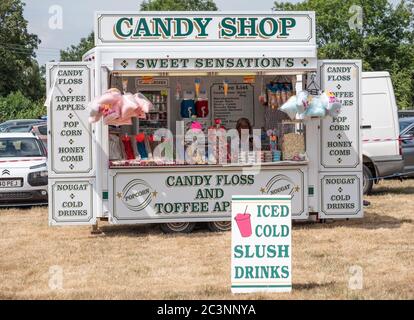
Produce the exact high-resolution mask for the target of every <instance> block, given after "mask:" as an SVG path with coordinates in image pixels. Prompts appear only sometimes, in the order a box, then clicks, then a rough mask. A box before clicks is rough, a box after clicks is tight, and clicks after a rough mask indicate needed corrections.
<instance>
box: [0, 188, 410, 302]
mask: <svg viewBox="0 0 414 320" xmlns="http://www.w3.org/2000/svg"><path fill="white" fill-rule="evenodd" d="M413 195H414V180H407V181H404V182H400V181H386V182H381V184H380V185H379V186H377V188H376V193H375V194H374V195H372V196H370V197H369V198H368V199H369V200H370V201H371V202H372V204H371V206H370V207H369V208H368V209H366V216H365V218H364V219H361V220H354V221H341V222H339V221H336V222H328V223H325V224H301V225H295V227H294V231H293V284H294V286H293V291H292V293H291V294H254V295H237V296H234V295H232V294H231V293H230V288H229V282H230V233H222V234H214V233H210V232H208V231H206V230H203V229H201V230H199V231H197V232H195V233H193V234H191V235H174V236H167V235H164V234H162V233H161V232H160V231H158V228H156V227H155V226H108V225H107V226H104V227H103V230H104V232H105V234H104V235H101V236H93V235H91V234H90V229H89V228H87V227H64V228H57V227H56V228H50V227H48V226H47V210H46V208H32V209H26V210H20V209H19V210H17V209H8V210H1V211H0V230H1V235H0V298H3V299H4V298H6V299H16V298H19V299H56V298H59V299H154V298H159V299H201V298H204V299H234V298H246V299H250V298H255V299H376V298H378V299H388V298H390V299H413V298H414V224H413V221H414V220H413V219H414V217H413V215H414V196H413ZM54 265H57V266H60V267H62V270H63V289H61V290H51V289H50V288H49V281H51V280H50V279H51V278H50V273H49V268H50V267H51V266H54ZM353 265H358V266H361V267H362V269H363V279H364V282H363V289H362V290H350V289H349V288H348V281H349V277H350V275H351V274H350V272H349V268H350V267H351V266H353Z"/></svg>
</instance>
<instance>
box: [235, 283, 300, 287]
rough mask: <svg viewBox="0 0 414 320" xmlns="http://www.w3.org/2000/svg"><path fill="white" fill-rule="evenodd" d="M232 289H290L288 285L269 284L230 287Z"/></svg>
mask: <svg viewBox="0 0 414 320" xmlns="http://www.w3.org/2000/svg"><path fill="white" fill-rule="evenodd" d="M231 287H232V288H292V285H290V284H269V285H247V284H246V285H232V286H231Z"/></svg>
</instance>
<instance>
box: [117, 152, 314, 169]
mask: <svg viewBox="0 0 414 320" xmlns="http://www.w3.org/2000/svg"><path fill="white" fill-rule="evenodd" d="M308 163H309V160H308V158H307V156H306V155H305V156H304V157H303V158H302V159H297V160H281V161H274V162H259V163H255V164H253V163H228V164H207V163H199V164H194V163H193V164H191V163H176V162H175V161H163V160H140V159H133V160H111V161H109V168H110V169H134V168H135V169H162V168H183V169H186V168H197V169H212V168H214V169H217V168H233V169H237V168H252V169H257V166H263V167H269V166H277V167H283V166H286V167H291V166H305V165H308Z"/></svg>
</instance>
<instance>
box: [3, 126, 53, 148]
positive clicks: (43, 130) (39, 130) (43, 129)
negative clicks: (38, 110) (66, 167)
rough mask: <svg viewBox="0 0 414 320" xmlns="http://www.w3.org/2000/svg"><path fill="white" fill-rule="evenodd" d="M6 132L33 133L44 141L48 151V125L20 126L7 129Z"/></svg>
mask: <svg viewBox="0 0 414 320" xmlns="http://www.w3.org/2000/svg"><path fill="white" fill-rule="evenodd" d="M4 132H33V133H34V134H35V135H36V136H38V137H39V138H40V140H42V142H43V143H44V145H45V147H46V149H47V123H46V122H39V123H36V124H34V125H33V124H30V125H18V126H10V127H7V128H6V129H5V130H4Z"/></svg>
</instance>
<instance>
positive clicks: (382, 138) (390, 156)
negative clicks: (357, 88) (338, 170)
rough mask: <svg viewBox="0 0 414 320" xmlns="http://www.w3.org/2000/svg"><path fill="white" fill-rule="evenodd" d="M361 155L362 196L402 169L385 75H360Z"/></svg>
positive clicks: (393, 105)
mask: <svg viewBox="0 0 414 320" xmlns="http://www.w3.org/2000/svg"><path fill="white" fill-rule="evenodd" d="M362 154H363V162H364V166H363V178H364V179H363V181H364V193H365V194H369V193H370V192H371V190H372V187H373V184H374V183H376V182H378V181H379V180H380V179H381V178H383V177H390V176H393V175H399V174H400V173H401V172H402V170H403V168H404V162H403V159H402V146H401V140H400V130H399V124H398V113H397V103H396V101H395V96H394V89H393V86H392V82H391V77H390V74H389V73H388V72H363V73H362Z"/></svg>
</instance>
